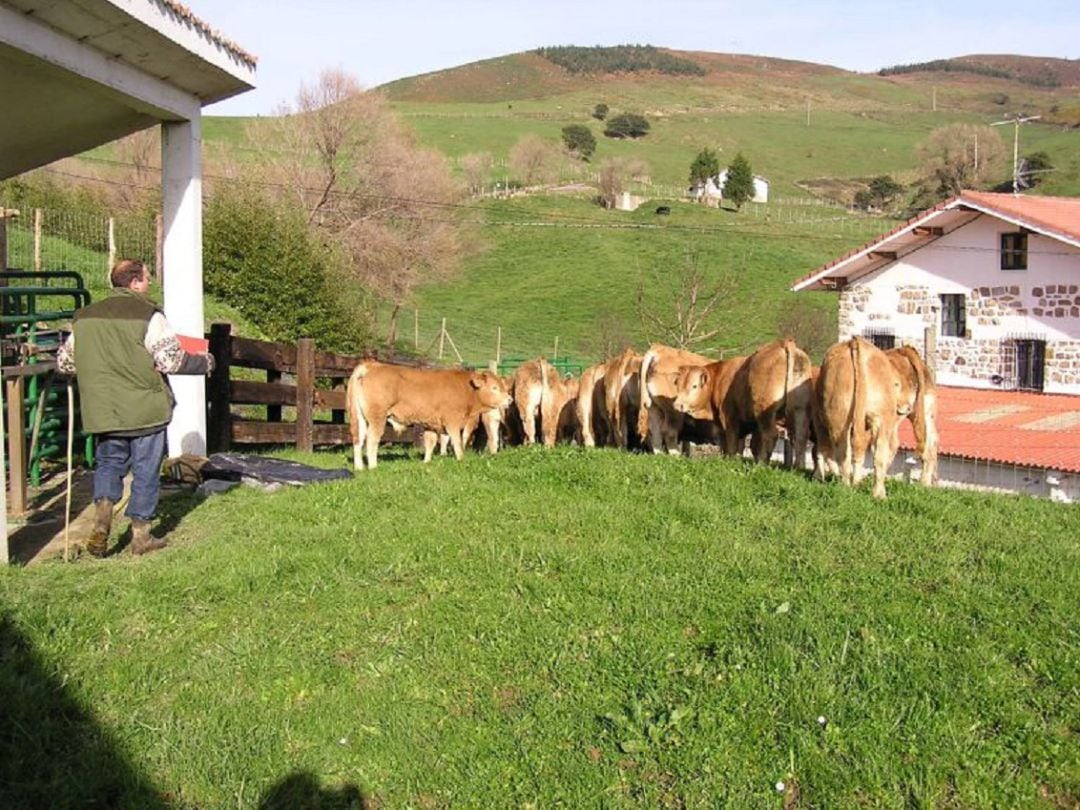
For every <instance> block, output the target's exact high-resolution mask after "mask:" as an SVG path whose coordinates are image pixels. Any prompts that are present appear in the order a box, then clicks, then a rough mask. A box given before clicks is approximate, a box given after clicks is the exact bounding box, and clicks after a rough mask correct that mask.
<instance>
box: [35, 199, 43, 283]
mask: <svg viewBox="0 0 1080 810" xmlns="http://www.w3.org/2000/svg"><path fill="white" fill-rule="evenodd" d="M34 270H35V272H39V273H40V272H41V209H40V208H35V209H34Z"/></svg>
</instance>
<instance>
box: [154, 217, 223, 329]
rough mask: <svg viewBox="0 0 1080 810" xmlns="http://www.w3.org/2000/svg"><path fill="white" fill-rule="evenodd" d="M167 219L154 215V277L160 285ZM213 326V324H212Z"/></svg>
mask: <svg viewBox="0 0 1080 810" xmlns="http://www.w3.org/2000/svg"><path fill="white" fill-rule="evenodd" d="M164 261H165V218H164V217H162V216H161V214H160V213H158V214H155V215H154V276H155V278H156V280H157V283H158V284H161V283H162V282H163V281H165V268H164V267H163V266H162V263H163V262H164ZM211 326H213V324H211Z"/></svg>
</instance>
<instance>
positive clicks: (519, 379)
mask: <svg viewBox="0 0 1080 810" xmlns="http://www.w3.org/2000/svg"><path fill="white" fill-rule="evenodd" d="M545 365H546V366H547V367H548V368H549V369H551V373H552V374H554V373H555V369H554V368H553V367H552V366H551V364H550V363H548V361H547V360H545V359H544V358H542V357H541V358H538V359H536V360H529V361H527V362H525V363H522V364H521V365H520V366H518V367H517V369H515V370H514V375H513V378H512V386H513V392H514V394H513V400H514V406H515V408H516V409H517V413H518V417H519V418H520V419H521V428H522V433H523V434H524V441H525V444H535V443H536V436H537V432H538V429H539V427H540V425H539V422H540V419H541V405H542V403H543V399H544V377H545V376H546V374H547V370H546V369H544V366H545Z"/></svg>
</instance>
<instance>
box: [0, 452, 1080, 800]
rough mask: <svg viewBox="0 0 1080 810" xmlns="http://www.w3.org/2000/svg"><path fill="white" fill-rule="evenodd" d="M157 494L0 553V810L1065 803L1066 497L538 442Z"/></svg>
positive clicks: (1070, 671) (1073, 526) (1071, 569)
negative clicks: (74, 549) (145, 531)
mask: <svg viewBox="0 0 1080 810" xmlns="http://www.w3.org/2000/svg"><path fill="white" fill-rule="evenodd" d="M289 455H290V457H294V458H298V459H300V460H304V461H309V462H314V463H317V464H323V465H327V466H333V467H337V466H341V465H343V464H345V463H346V461H347V458H346V453H344V452H336V453H329V454H320V455H317V456H293V455H292V454H289ZM165 512H166V520H167V521H168V522H170V523H172V524H176V529H175V531H174V532H173V535H172V544H171V548H170V549H168V550H166V551H164V552H161V553H159V554H156V555H152V556H150V557H146V558H141V559H135V558H131V557H129V556H122V557H117V558H113V559H106V560H103V561H84V560H81V561H79V562H78V563H76V564H73V565H65V564H63V563H61V562H59V561H56V562H49V563H44V564H41V565H37V566H34V567H31V568H26V569H6V570H3V571H0V604H2V610H3V617H4V618H3V622H2V624H0V629H2V634H3V635H2V639H0V661H2V662H3V663H2V666H0V689H2V691H3V694H4V705H5V711H4V717H5V720H4V722H3V723H2V724H0V728H2V729H3V734H2V735H0V755H2V756H0V801H2V802H3V804H4V806H6V807H20V806H35V807H40V806H50V807H73V806H84V805H89V806H108V807H118V808H119V807H138V808H155V807H161V808H164V807H188V808H208V807H241V808H243V807H345V806H356V805H348V804H347V802H348V800H349V798H350V797H352V798H354V799H356V800H357V804H359V801H360V797H363V799H364V801H365V802H366V803H365V804H364V805H363V806H371V807H402V808H407V807H417V808H433V807H526V806H528V807H553V806H565V807H717V806H728V807H747V808H762V807H776V808H780V807H1048V808H1050V807H1072V806H1074V805H1075V804H1076V803H1077V801H1080V740H1078V736H1077V734H1078V728H1077V718H1078V717H1080V674H1078V673H1080V661H1078V653H1077V651H1078V635H1080V623H1078V621H1077V615H1076V594H1077V593H1078V592H1080V581H1078V577H1080V573H1078V572H1080V559H1078V557H1080V544H1078V538H1080V512H1077V510H1076V507H1074V506H1065V505H1060V504H1054V503H1050V502H1047V501H1035V500H1031V499H1027V498H1019V497H1002V496H992V495H984V494H975V493H963V492H949V491H943V490H926V489H922V488H919V487H915V486H909V485H905V484H899V483H898V484H895V485H892V486H891V487H890V498H889V500H888V501H887V502H884V503H879V502H875V501H873V500H872V499H871V498H870V497H869V493H868V491H866V489H865V487H864V488H863V489H862V490H861V491H852V490H849V489H845V488H843V487H841V486H839V485H831V484H830V485H823V484H819V483H816V482H812V481H810V480H807V479H806V478H805V477H804V476H802V475H800V474H796V473H791V472H786V471H782V470H778V469H767V468H755V467H751V466H749V465H747V464H744V463H743V462H741V461H737V460H731V459H720V458H699V459H683V458H671V457H652V456H645V455H627V454H620V453H616V452H615V451H592V452H587V451H584V450H580V449H575V448H558V449H556V450H555V451H548V452H545V451H543V450H541V449H538V448H529V449H516V450H511V451H508V452H504V453H502V454H500V455H498V456H495V457H484V456H476V455H471V454H470V455H469V456H468V457H467V458H466V460H465V461H464V462H463V463H461V464H458V463H456V462H453V461H451V460H448V459H436V461H435V462H434V463H433V464H432V465H430V466H423V465H421V464H420V463H419V462H418V461H417V460H416V459H415V457H412V458H407V459H406V458H403V457H402V456H401V455H396V456H394V455H390V456H389V457H387V458H386V459H385V460H384V462H383V463H382V464H381V466H380V467H379V468H378V469H377V470H375V471H374V472H365V473H361V474H359V475H358V476H357V477H356V478H354V479H352V480H349V481H345V482H340V483H334V484H326V485H320V486H312V487H308V488H302V489H285V490H282V491H279V492H277V493H274V494H267V493H262V492H258V491H255V490H252V489H249V488H243V487H242V488H240V489H239V490H236V491H234V492H232V493H228V494H226V495H224V496H217V497H214V498H211V499H210V500H207V501H205V502H201V503H199V502H195V501H193V500H187V499H185V498H184V497H183V496H181V497H180V498H179V499H176V500H171V501H167V502H166V507H165ZM1002 526H1008V527H1009V530H1008V531H1001V527H1002ZM778 782H783V783H784V786H783V788H782V790H779V791H778V790H777V787H776V785H777V783H778Z"/></svg>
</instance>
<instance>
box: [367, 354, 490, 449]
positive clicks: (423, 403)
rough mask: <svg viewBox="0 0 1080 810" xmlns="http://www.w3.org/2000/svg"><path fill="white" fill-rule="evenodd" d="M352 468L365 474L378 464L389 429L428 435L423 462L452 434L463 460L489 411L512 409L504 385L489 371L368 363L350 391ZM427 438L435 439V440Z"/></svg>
mask: <svg viewBox="0 0 1080 810" xmlns="http://www.w3.org/2000/svg"><path fill="white" fill-rule="evenodd" d="M346 398H347V400H348V409H349V423H350V432H351V434H352V442H353V465H354V466H355V468H356V469H358V470H360V469H363V466H364V465H363V456H362V451H363V450H365V449H366V454H367V466H368V468H370V469H374V468H375V465H376V463H377V461H378V451H379V440H380V439H381V438H382V434H383V431H384V430H385V429H386V423H387V422H388V421H389V422H390V423H391V424H392V425H393V426H395V427H397V426H399V425H416V426H419V427H422V428H423V429H424V431H425V438H424V461H425V462H427V461H430V460H431V453H432V451H433V450H434V447H435V443H436V440H437V438H438V435H439V434H440V433H443V432H445V433H447V434H449V436H450V442H451V444H452V445H453V448H454V455H455V456H457V458H458V459H459V460H460V459H461V458H462V455H463V453H464V441H465V440H464V436H465V433H466V431H470V432H471V430H472V429H473V428H474V427H475V425H476V423H477V420H478V419H479V418H480V416H481V415H482V414H483V413H484V412H486V411H498V410H500V409H502V408H505V407H507V406H508V405H509V404H510V393H509V391H508V390H507V387H506V384H505V382H504V381H503V380H502V379H501V378H500V377H499V376H498V375H495V374H492V373H490V372H487V371H468V370H463V369H462V370H459V369H423V368H411V367H408V366H398V365H391V364H388V363H379V362H377V361H374V360H365V361H364V362H362V363H360V364H359V365H358V366H357V367H356V368H355V369H354V370H353V373H352V375H351V376H350V377H349V384H348V388H347V391H346ZM428 434H431V435H430V436H429V435H428Z"/></svg>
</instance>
